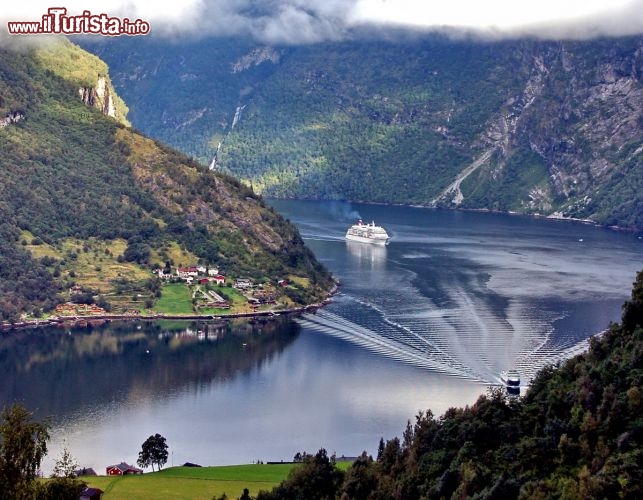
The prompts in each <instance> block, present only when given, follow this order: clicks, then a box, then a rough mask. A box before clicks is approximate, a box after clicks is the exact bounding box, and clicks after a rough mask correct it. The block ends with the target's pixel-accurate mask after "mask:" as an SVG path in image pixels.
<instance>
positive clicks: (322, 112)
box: [84, 33, 643, 229]
mask: <svg viewBox="0 0 643 500" xmlns="http://www.w3.org/2000/svg"><path fill="white" fill-rule="evenodd" d="M389 35H390V36H388V37H386V36H385V35H382V36H380V37H372V36H371V37H361V36H359V35H356V36H355V37H353V39H351V40H349V41H342V42H327V43H320V44H312V45H302V46H282V47H279V46H275V47H270V46H263V45H259V44H257V43H254V42H253V41H252V40H240V39H225V38H211V39H200V40H187V41H182V42H172V43H168V42H167V41H165V40H163V39H155V38H154V37H147V38H145V39H131V40H114V41H112V42H111V43H100V44H93V45H89V43H90V42H84V43H87V47H88V48H89V50H92V51H95V52H96V53H98V54H100V55H101V57H103V58H105V60H107V61H108V62H109V63H110V66H111V67H112V70H113V73H114V82H115V85H116V87H117V88H118V89H119V92H121V93H122V94H123V95H124V96H126V98H127V101H128V103H129V105H130V107H131V113H130V117H131V119H132V122H133V123H134V124H135V126H137V127H139V128H140V129H141V130H143V131H144V132H145V133H148V134H150V135H151V136H153V137H156V138H159V139H161V140H163V141H166V142H168V143H169V144H172V145H173V146H175V147H177V148H179V149H181V150H183V151H185V152H186V153H188V154H190V155H192V156H193V157H195V158H198V159H199V160H201V161H203V162H205V163H207V164H212V166H213V167H216V168H218V169H220V170H223V171H227V172H231V173H233V174H234V175H235V176H237V177H240V178H241V179H243V180H244V181H245V182H246V183H248V184H251V185H252V186H253V188H255V189H256V190H258V191H259V192H261V193H263V194H266V195H269V196H275V197H304V198H314V199H319V198H321V199H349V200H356V201H369V202H392V203H405V204H419V205H440V206H448V207H453V206H460V207H466V208H476V209H491V210H501V211H518V212H524V213H539V214H545V215H550V214H555V215H557V216H563V217H576V218H588V219H591V220H594V221H596V222H599V223H601V224H606V225H619V226H624V227H630V228H639V229H640V228H643V198H642V195H641V193H643V185H642V184H641V183H642V182H643V158H642V155H641V146H642V144H643V142H642V141H643V136H642V134H641V130H642V129H643V126H642V124H643V115H641V109H643V55H642V54H643V50H642V47H643V39H641V38H640V37H631V38H610V39H596V40H589V41H559V42H556V41H535V40H509V41H507V40H505V41H497V42H485V41H480V40H463V39H460V40H452V39H448V38H445V37H441V36H438V35H432V36H422V37H421V36H410V35H409V36H401V35H400V34H399V33H397V34H389ZM472 165H473V166H475V168H472V169H471V172H470V173H468V175H467V176H466V178H463V179H462V180H461V182H459V183H458V184H457V186H451V183H453V182H454V181H456V179H458V177H459V175H462V174H463V173H464V172H468V170H467V169H468V167H471V166H472Z"/></svg>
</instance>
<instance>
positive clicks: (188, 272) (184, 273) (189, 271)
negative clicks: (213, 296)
mask: <svg viewBox="0 0 643 500" xmlns="http://www.w3.org/2000/svg"><path fill="white" fill-rule="evenodd" d="M176 274H177V275H178V276H179V278H187V277H188V276H198V275H199V271H197V268H196V267H195V266H190V267H179V268H178V269H177V270H176Z"/></svg>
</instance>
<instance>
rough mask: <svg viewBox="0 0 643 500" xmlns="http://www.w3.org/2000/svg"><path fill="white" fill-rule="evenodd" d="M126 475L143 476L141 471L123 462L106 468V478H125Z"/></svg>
mask: <svg viewBox="0 0 643 500" xmlns="http://www.w3.org/2000/svg"><path fill="white" fill-rule="evenodd" d="M127 474H143V469H139V468H138V467H134V466H133V465H129V464H126V463H125V462H121V463H120V464H116V465H110V466H109V467H107V475H108V476H125V475H127Z"/></svg>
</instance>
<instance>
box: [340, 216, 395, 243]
mask: <svg viewBox="0 0 643 500" xmlns="http://www.w3.org/2000/svg"><path fill="white" fill-rule="evenodd" d="M346 239H347V240H351V241H361V242H362V243H374V244H376V245H386V243H387V241H388V239H389V236H388V233H387V232H386V230H385V229H384V228H383V227H382V226H376V225H375V222H371V223H370V224H364V222H363V221H362V219H359V220H358V221H357V224H353V225H352V226H351V227H349V228H348V231H346Z"/></svg>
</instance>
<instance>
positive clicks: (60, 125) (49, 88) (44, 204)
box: [0, 41, 330, 320]
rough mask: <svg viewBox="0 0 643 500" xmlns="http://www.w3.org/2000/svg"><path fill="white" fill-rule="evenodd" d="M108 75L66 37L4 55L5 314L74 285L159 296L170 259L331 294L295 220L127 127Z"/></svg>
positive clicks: (1, 211) (44, 305)
mask: <svg viewBox="0 0 643 500" xmlns="http://www.w3.org/2000/svg"><path fill="white" fill-rule="evenodd" d="M106 70H107V68H106V66H105V64H104V63H102V62H101V61H100V60H98V59H97V58H96V57H95V56H92V55H90V54H88V53H86V52H85V51H82V50H80V49H79V48H78V47H76V46H74V45H72V44H71V43H69V42H67V41H61V42H60V43H59V44H57V45H54V46H49V47H45V48H40V49H37V50H36V49H32V50H25V51H23V52H7V51H0V116H1V117H2V122H1V124H2V127H0V144H2V155H1V156H0V233H1V234H2V238H0V319H2V320H15V319H16V318H17V317H18V315H19V314H20V313H22V312H24V311H28V312H32V313H34V314H36V315H37V314H40V313H41V312H42V310H43V309H44V310H45V311H47V310H50V309H52V308H53V306H54V305H56V304H57V303H59V302H62V301H63V300H65V299H66V298H68V297H69V292H68V289H69V288H70V287H72V286H74V285H78V286H80V287H81V288H82V292H83V293H85V294H90V297H91V296H92V295H96V294H100V295H101V299H102V300H103V301H104V302H106V303H108V304H109V303H110V302H114V304H112V305H116V302H115V301H116V298H117V297H118V296H123V295H124V294H128V295H130V294H133V295H134V298H136V297H137V296H140V294H141V293H143V290H146V291H148V292H151V293H152V295H151V296H152V297H153V296H154V295H153V294H154V293H155V292H158V283H157V282H156V280H153V279H150V278H151V276H152V275H151V273H150V270H151V268H152V267H155V266H157V267H158V266H160V267H163V266H164V265H165V263H167V262H170V263H171V264H173V265H177V266H178V265H190V264H196V261H198V262H202V263H207V264H210V265H213V266H217V267H218V268H220V269H221V270H222V271H224V272H226V273H231V274H234V275H237V276H248V277H252V278H255V279H256V280H258V281H264V280H274V279H276V278H281V277H294V278H300V280H299V288H300V290H298V293H297V294H293V297H294V298H295V299H296V300H301V301H302V302H306V301H310V300H317V299H319V298H320V297H321V296H323V293H324V290H325V289H328V288H329V286H330V277H329V275H328V273H327V272H326V271H325V270H324V269H323V268H322V267H321V266H320V265H319V264H318V263H317V262H316V261H315V259H314V257H313V256H312V253H311V252H310V251H309V250H308V249H306V248H305V247H304V246H303V242H302V240H301V237H300V236H299V234H298V232H297V230H296V228H295V227H294V226H293V225H292V224H289V223H287V222H286V221H284V220H283V219H282V218H281V217H280V216H279V215H278V214H277V213H275V212H274V211H273V210H272V209H270V208H269V207H267V206H266V205H265V204H264V202H263V201H262V200H261V199H260V198H258V197H257V196H256V195H255V194H254V193H253V192H252V191H251V190H249V189H248V188H246V187H244V186H242V185H240V184H239V182H237V181H236V180H234V179H233V178H231V177H229V176H226V175H219V174H214V173H212V172H208V171H207V170H206V169H205V168H204V167H202V166H200V165H198V164H197V163H195V162H194V161H193V160H191V159H189V158H187V157H185V156H184V155H182V154H180V153H178V152H176V151H173V150H171V149H169V148H168V147H167V146H164V145H162V144H160V143H157V142H154V141H152V140H151V139H148V138H146V137H144V136H142V135H141V134H140V133H138V132H136V131H134V130H132V129H130V128H128V127H126V126H125V125H124V124H123V122H124V120H125V118H124V114H125V112H126V108H125V107H124V105H123V104H122V101H120V99H119V98H118V97H117V96H116V95H115V93H114V91H113V89H112V88H111V84H110V81H109V77H108V76H107V72H106ZM105 114H107V115H111V116H113V117H114V118H117V119H120V122H119V121H117V120H115V119H114V118H110V117H106V116H105ZM157 295H158V294H157Z"/></svg>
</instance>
